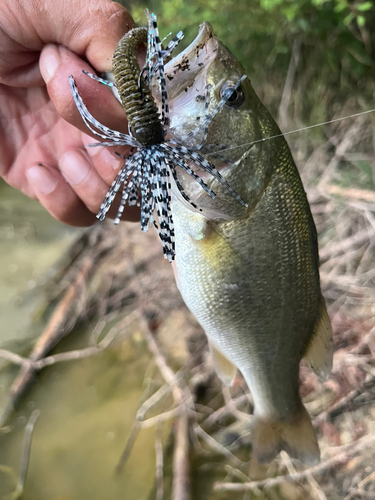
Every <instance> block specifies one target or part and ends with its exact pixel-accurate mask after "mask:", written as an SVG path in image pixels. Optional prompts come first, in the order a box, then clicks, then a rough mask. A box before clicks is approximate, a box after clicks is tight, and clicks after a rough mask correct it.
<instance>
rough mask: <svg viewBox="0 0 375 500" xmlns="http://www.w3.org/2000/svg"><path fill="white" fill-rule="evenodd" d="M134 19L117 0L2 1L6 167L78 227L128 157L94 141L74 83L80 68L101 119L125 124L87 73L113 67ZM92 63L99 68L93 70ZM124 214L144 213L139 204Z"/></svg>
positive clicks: (90, 217) (0, 86)
mask: <svg viewBox="0 0 375 500" xmlns="http://www.w3.org/2000/svg"><path fill="white" fill-rule="evenodd" d="M132 27H134V22H133V20H132V18H131V16H130V14H129V13H128V12H127V11H126V10H125V9H124V8H123V7H122V6H121V5H119V4H117V3H113V2H111V1H110V0H86V1H85V2H82V0H33V1H31V0H25V1H24V2H15V1H14V0H2V2H1V4H0V150H1V156H0V175H1V176H2V177H3V178H4V179H5V181H6V182H7V183H8V184H10V185H11V186H13V187H15V188H16V189H19V190H21V191H22V192H23V193H25V194H26V195H27V196H30V197H31V198H35V199H38V200H39V201H40V203H41V204H42V205H43V206H44V207H45V208H46V209H47V210H48V211H49V212H50V213H51V214H52V215H53V216H54V217H55V218H56V219H58V220H60V221H62V222H65V223H67V224H70V225H74V226H86V225H90V224H91V223H92V222H94V221H95V215H94V214H96V213H97V212H98V209H99V207H100V204H101V202H102V201H103V198H104V196H105V194H106V192H107V190H108V186H109V185H110V184H111V182H112V181H113V179H114V177H115V175H116V173H117V171H118V170H119V168H120V167H121V166H122V163H123V162H122V161H121V160H120V159H119V158H118V157H117V156H115V155H114V154H113V152H112V151H110V150H109V149H108V148H88V149H85V146H86V145H87V144H88V143H90V142H95V141H93V140H92V138H91V137H90V136H88V135H86V133H89V131H88V129H87V128H86V126H85V124H84V123H83V121H82V118H81V116H80V114H79V112H78V110H77V109H76V106H75V104H74V101H73V98H72V96H71V93H70V89H69V81H68V77H69V75H70V74H71V75H73V76H74V78H75V80H76V82H77V86H78V89H79V92H80V95H81V96H82V98H83V100H84V102H85V104H86V106H87V107H88V109H89V110H90V112H91V113H92V114H93V115H94V116H95V118H96V119H97V120H99V121H100V122H101V123H103V124H105V125H107V126H108V127H110V128H112V129H115V130H119V131H122V132H125V133H127V121H126V117H125V115H124V111H123V109H122V107H121V106H120V105H119V103H118V102H117V101H116V99H115V98H114V96H113V95H112V93H111V91H110V89H108V88H107V87H105V86H104V85H100V84H98V83H97V82H95V81H93V80H91V79H90V78H88V77H87V76H86V75H83V74H82V69H85V70H87V71H90V72H94V73H95V71H97V72H99V73H101V72H104V71H109V70H111V60H112V55H113V52H114V50H115V48H116V46H117V43H118V41H119V39H120V38H121V37H122V36H123V35H124V33H126V32H127V31H129V29H131V28H132ZM93 68H94V69H93ZM124 216H125V218H127V219H130V220H136V219H137V218H138V217H139V216H138V210H137V209H136V207H130V208H127V210H126V212H125V213H124Z"/></svg>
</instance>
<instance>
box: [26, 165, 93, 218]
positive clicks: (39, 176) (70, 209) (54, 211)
mask: <svg viewBox="0 0 375 500" xmlns="http://www.w3.org/2000/svg"><path fill="white" fill-rule="evenodd" d="M26 176H27V179H28V181H29V182H30V184H31V186H32V188H33V191H34V193H35V196H36V197H37V198H38V200H39V201H40V203H41V204H42V205H43V206H44V207H45V208H46V209H47V210H48V212H50V214H51V215H53V217H55V219H57V220H58V221H60V222H64V223H65V224H69V225H71V226H90V225H91V224H92V223H93V222H95V215H94V214H93V213H91V212H90V211H89V210H88V209H87V208H86V206H85V205H84V204H83V202H82V201H81V200H80V199H79V198H78V196H77V195H76V193H75V192H74V191H73V189H72V188H71V187H70V186H69V184H68V183H67V182H66V181H65V179H64V178H63V176H62V175H61V174H60V173H59V172H58V170H56V169H54V168H53V167H50V166H47V165H43V164H41V163H39V164H36V165H33V166H31V167H30V168H29V169H28V170H27V172H26Z"/></svg>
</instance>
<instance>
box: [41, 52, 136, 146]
mask: <svg viewBox="0 0 375 500" xmlns="http://www.w3.org/2000/svg"><path fill="white" fill-rule="evenodd" d="M39 65H40V70H41V73H42V75H43V78H44V80H45V82H46V84H47V91H48V94H49V96H50V98H51V101H52V102H53V104H54V106H55V108H56V110H57V112H58V113H59V114H60V115H61V116H62V117H63V118H64V119H65V120H66V121H68V122H69V123H71V124H72V125H74V126H75V127H77V128H79V129H80V130H82V131H83V132H86V133H88V134H89V135H92V136H93V137H94V135H93V134H92V133H91V132H90V131H89V129H88V128H87V127H86V125H85V124H84V122H83V120H82V118H81V115H80V114H79V111H78V109H77V107H76V105H75V103H74V99H73V96H72V94H71V91H70V86H69V75H72V76H73V77H74V79H75V81H76V84H77V88H78V91H79V93H80V95H81V97H82V99H83V102H84V103H85V105H86V107H87V109H88V110H89V111H90V113H91V114H92V115H93V116H94V117H95V118H96V119H97V120H98V121H99V122H100V123H102V124H103V125H106V126H107V127H109V128H112V129H114V130H118V131H120V132H124V133H127V130H128V125H127V120H126V116H125V112H124V110H123V108H122V106H121V105H120V104H119V102H118V101H117V100H116V98H115V97H114V95H113V94H112V92H111V90H110V89H109V88H108V87H107V86H105V85H103V84H100V83H99V82H97V81H95V80H92V79H91V78H90V77H88V76H87V75H85V74H83V73H82V70H86V71H88V72H93V69H92V68H91V67H90V66H89V65H88V64H87V63H86V62H84V61H83V60H82V59H80V58H79V57H78V56H76V55H75V54H73V53H72V52H70V51H69V50H68V49H66V48H65V47H61V46H57V45H52V44H50V45H47V46H46V47H45V48H44V49H43V51H42V53H41V56H40V62H39Z"/></svg>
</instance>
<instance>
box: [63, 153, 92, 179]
mask: <svg viewBox="0 0 375 500" xmlns="http://www.w3.org/2000/svg"><path fill="white" fill-rule="evenodd" d="M59 167H60V170H61V173H62V174H63V176H64V178H65V179H66V180H67V181H68V182H69V184H71V185H72V186H77V185H78V184H80V183H81V182H82V181H83V180H84V179H85V178H86V177H87V175H88V173H89V172H90V168H91V167H90V164H89V163H88V161H87V160H86V159H85V158H84V157H83V156H82V155H81V154H80V153H75V152H73V151H69V152H68V153H65V154H64V155H63V156H62V157H61V158H60V161H59Z"/></svg>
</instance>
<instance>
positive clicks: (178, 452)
mask: <svg viewBox="0 0 375 500" xmlns="http://www.w3.org/2000/svg"><path fill="white" fill-rule="evenodd" d="M172 498H173V500H190V498H191V487H190V462H189V413H188V412H187V411H184V409H182V408H181V412H180V416H179V418H178V419H177V423H176V431H175V446H174V454H173V495H172Z"/></svg>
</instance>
